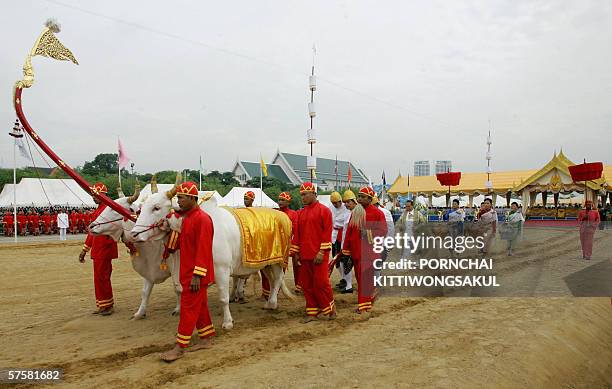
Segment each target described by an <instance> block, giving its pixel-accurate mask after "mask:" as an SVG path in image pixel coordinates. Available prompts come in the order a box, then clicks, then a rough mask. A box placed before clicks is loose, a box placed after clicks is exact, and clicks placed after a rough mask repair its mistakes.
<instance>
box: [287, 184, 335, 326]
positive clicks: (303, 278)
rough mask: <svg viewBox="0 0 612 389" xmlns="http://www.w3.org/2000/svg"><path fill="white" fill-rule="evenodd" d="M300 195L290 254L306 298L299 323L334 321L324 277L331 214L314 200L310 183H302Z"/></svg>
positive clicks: (332, 300)
mask: <svg viewBox="0 0 612 389" xmlns="http://www.w3.org/2000/svg"><path fill="white" fill-rule="evenodd" d="M300 195H301V196H302V203H303V204H304V208H302V209H301V210H300V212H299V213H298V223H297V224H298V227H297V231H296V232H297V233H296V234H294V235H293V243H292V244H291V254H293V258H294V260H296V261H297V262H298V264H300V271H299V273H300V285H301V286H302V289H303V290H304V297H305V299H306V316H305V317H304V319H303V320H302V322H304V323H307V322H309V321H312V320H315V319H316V318H317V316H319V314H323V317H327V318H329V319H335V318H336V307H335V303H334V295H333V293H332V289H331V285H330V283H329V276H328V274H327V268H328V261H329V254H330V251H331V246H332V243H331V235H332V216H331V211H330V210H329V208H327V207H326V206H325V205H323V204H321V203H319V201H318V200H317V193H316V189H315V186H314V184H313V183H311V182H305V183H303V184H302V186H301V187H300Z"/></svg>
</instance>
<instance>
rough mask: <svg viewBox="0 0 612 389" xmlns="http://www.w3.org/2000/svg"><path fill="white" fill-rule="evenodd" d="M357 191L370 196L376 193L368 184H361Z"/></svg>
mask: <svg viewBox="0 0 612 389" xmlns="http://www.w3.org/2000/svg"><path fill="white" fill-rule="evenodd" d="M359 193H360V194H363V195H366V196H368V197H370V198H373V197H374V196H375V195H376V193H374V189H372V188H370V187H369V186H362V187H361V189H359Z"/></svg>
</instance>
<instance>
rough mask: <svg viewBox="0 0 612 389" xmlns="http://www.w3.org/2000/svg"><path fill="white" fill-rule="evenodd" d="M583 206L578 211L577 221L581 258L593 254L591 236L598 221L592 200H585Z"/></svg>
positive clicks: (597, 214) (593, 234) (586, 257)
mask: <svg viewBox="0 0 612 389" xmlns="http://www.w3.org/2000/svg"><path fill="white" fill-rule="evenodd" d="M584 208H585V209H583V210H581V211H580V212H578V222H579V223H580V245H581V246H582V259H587V260H588V259H591V255H592V254H593V237H594V236H595V231H596V230H597V226H598V225H599V223H600V218H599V212H597V210H596V209H593V202H592V201H591V200H587V201H585V203H584Z"/></svg>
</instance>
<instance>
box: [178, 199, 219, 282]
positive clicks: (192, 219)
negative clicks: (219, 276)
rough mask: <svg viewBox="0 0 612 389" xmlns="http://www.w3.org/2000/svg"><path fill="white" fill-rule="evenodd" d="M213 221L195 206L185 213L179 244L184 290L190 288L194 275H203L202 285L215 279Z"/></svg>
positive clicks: (181, 280)
mask: <svg viewBox="0 0 612 389" xmlns="http://www.w3.org/2000/svg"><path fill="white" fill-rule="evenodd" d="M213 236H214V227H213V222H212V219H211V218H210V216H209V215H208V214H207V213H206V212H204V211H202V210H201V209H200V207H195V208H193V209H192V210H190V211H188V212H186V213H185V214H184V215H183V224H182V228H181V235H180V238H179V239H180V241H179V246H180V249H181V253H180V262H181V274H180V282H181V285H183V290H185V288H189V284H190V283H191V278H192V277H193V275H194V274H195V275H199V276H200V277H201V280H200V282H201V285H210V284H212V283H213V282H214V280H215V268H214V265H213V255H212V244H213Z"/></svg>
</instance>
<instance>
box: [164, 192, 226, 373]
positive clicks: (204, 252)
mask: <svg viewBox="0 0 612 389" xmlns="http://www.w3.org/2000/svg"><path fill="white" fill-rule="evenodd" d="M176 193H177V196H178V204H179V206H180V207H181V216H182V217H183V222H182V227H181V234H180V238H179V247H180V250H181V252H180V264H181V265H180V266H181V268H180V282H181V286H182V287H183V292H182V293H181V318H180V321H179V326H178V333H177V334H176V345H175V346H174V348H173V349H171V350H169V351H166V352H165V353H163V354H162V355H161V359H162V360H164V361H166V362H172V361H175V360H177V359H179V358H181V357H182V356H183V354H184V353H185V349H186V348H187V347H189V343H190V341H191V335H192V334H193V329H194V328H196V329H197V330H198V336H199V337H200V341H199V342H198V343H196V344H194V345H193V346H191V348H190V351H196V350H200V349H203V348H208V347H210V346H211V340H210V339H209V338H210V337H212V336H214V335H215V328H214V327H213V324H212V321H211V319H210V313H209V312H208V285H210V284H212V283H213V282H214V280H215V268H214V266H213V256H212V244H213V236H214V228H213V222H212V219H211V218H210V216H209V215H208V214H207V213H206V212H204V211H202V209H201V208H200V207H199V206H198V187H197V186H196V184H195V183H193V182H184V183H182V184H181V185H179V186H178V187H177V191H176Z"/></svg>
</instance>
